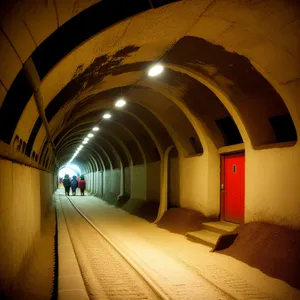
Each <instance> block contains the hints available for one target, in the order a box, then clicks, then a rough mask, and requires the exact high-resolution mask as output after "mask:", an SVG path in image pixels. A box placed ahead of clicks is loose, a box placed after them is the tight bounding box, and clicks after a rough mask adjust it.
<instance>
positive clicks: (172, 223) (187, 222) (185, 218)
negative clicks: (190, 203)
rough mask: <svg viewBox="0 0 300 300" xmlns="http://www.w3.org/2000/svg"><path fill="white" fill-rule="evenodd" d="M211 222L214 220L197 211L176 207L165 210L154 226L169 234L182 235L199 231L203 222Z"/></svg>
mask: <svg viewBox="0 0 300 300" xmlns="http://www.w3.org/2000/svg"><path fill="white" fill-rule="evenodd" d="M213 220H215V218H214V219H213V218H207V217H205V216H204V215H203V214H202V213H200V212H199V211H195V210H191V209H186V208H181V207H176V208H170V209H169V210H167V211H166V212H165V214H164V215H163V217H162V218H161V219H160V220H159V222H157V223H156V224H157V226H158V227H160V228H163V229H166V230H168V231H170V232H173V233H179V234H183V235H184V234H185V233H187V232H189V231H197V230H200V229H201V224H202V223H203V222H208V221H213Z"/></svg>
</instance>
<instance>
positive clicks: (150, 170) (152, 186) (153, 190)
mask: <svg viewBox="0 0 300 300" xmlns="http://www.w3.org/2000/svg"><path fill="white" fill-rule="evenodd" d="M146 189H147V190H146V199H147V200H148V201H156V202H159V200H160V161H158V162H155V163H149V164H147V184H146Z"/></svg>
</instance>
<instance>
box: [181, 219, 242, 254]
mask: <svg viewBox="0 0 300 300" xmlns="http://www.w3.org/2000/svg"><path fill="white" fill-rule="evenodd" d="M237 227H238V224H234V223H229V222H224V221H220V222H205V223H203V224H202V228H203V229H201V230H199V231H191V232H187V233H186V235H185V236H186V237H187V238H188V239H189V240H191V241H193V242H197V243H201V244H203V245H206V246H209V247H211V248H214V247H215V246H216V244H217V242H218V240H219V238H220V236H221V235H223V234H228V233H230V232H232V231H233V230H235V229H236V228H237Z"/></svg>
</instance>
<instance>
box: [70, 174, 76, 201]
mask: <svg viewBox="0 0 300 300" xmlns="http://www.w3.org/2000/svg"><path fill="white" fill-rule="evenodd" d="M77 187H78V181H77V179H76V176H75V175H74V176H73V178H72V180H71V188H72V195H73V196H76V189H77Z"/></svg>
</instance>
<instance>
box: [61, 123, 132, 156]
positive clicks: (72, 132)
mask: <svg viewBox="0 0 300 300" xmlns="http://www.w3.org/2000/svg"><path fill="white" fill-rule="evenodd" d="M86 124H88V123H86ZM93 124H94V122H93ZM82 126H84V124H78V125H75V126H73V127H72V128H71V129H70V130H69V131H67V132H66V133H65V135H64V136H67V139H68V140H69V139H71V138H72V136H74V134H76V135H77V133H78V134H79V133H80V132H85V131H86V130H85V129H84V128H83V129H81V130H78V128H81V127H82ZM75 129H76V132H75V133H74V130H75ZM102 130H103V129H102ZM111 134H112V136H113V137H114V138H115V139H116V140H118V141H119V143H122V148H123V146H124V144H123V142H122V140H121V139H120V138H116V136H115V134H113V133H111ZM64 136H63V137H62V138H61V140H60V142H59V144H58V145H57V146H58V148H59V146H60V144H61V143H62V141H63V140H64V139H65V138H64ZM97 136H98V134H96V135H95V136H94V137H93V139H94V138H95V137H97ZM124 147H125V148H126V146H124ZM123 149H124V148H123ZM125 152H126V156H127V157H129V159H130V160H132V158H131V155H130V154H129V156H128V153H129V152H128V149H127V148H126V150H125Z"/></svg>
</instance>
